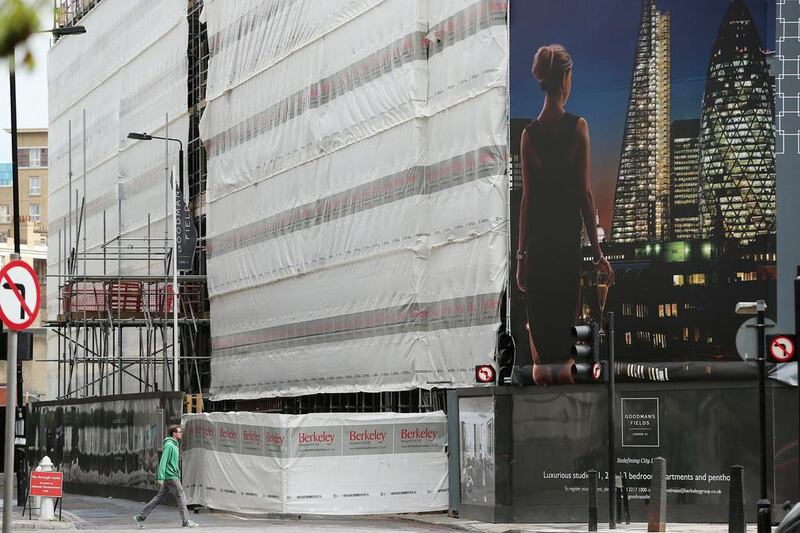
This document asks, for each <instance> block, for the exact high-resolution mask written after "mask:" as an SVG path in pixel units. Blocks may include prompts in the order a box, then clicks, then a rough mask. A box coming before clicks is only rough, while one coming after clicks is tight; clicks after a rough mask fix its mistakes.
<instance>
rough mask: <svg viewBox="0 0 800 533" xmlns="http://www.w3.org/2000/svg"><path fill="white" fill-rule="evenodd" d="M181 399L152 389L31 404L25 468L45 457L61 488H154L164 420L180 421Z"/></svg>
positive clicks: (135, 491) (136, 492)
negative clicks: (61, 475) (61, 476)
mask: <svg viewBox="0 0 800 533" xmlns="http://www.w3.org/2000/svg"><path fill="white" fill-rule="evenodd" d="M181 402H182V394H181V393H155V394H129V395H122V396H109V397H106V398H102V399H100V398H90V399H84V400H72V401H69V402H57V401H53V402H38V403H34V404H32V406H31V410H30V411H29V412H30V419H29V422H28V426H27V427H28V445H29V452H28V458H29V463H30V465H31V468H34V467H35V466H36V465H37V464H38V463H39V461H40V460H41V459H42V457H44V456H45V455H47V456H49V457H50V459H51V460H52V461H53V464H54V465H55V467H56V468H57V469H58V470H59V471H61V472H63V473H64V483H65V487H66V488H67V490H72V491H77V492H88V493H94V494H104V495H106V494H109V495H110V494H116V495H125V496H130V497H138V496H141V495H142V494H143V493H144V492H146V491H152V490H156V489H157V488H158V485H157V483H156V469H157V466H158V460H159V454H160V452H161V441H162V440H163V438H164V436H165V434H166V428H167V426H168V425H169V424H175V423H180V417H181V410H182V403H181ZM189 438H190V440H191V438H192V436H191V435H190V436H189Z"/></svg>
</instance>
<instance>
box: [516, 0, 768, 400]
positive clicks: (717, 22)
mask: <svg viewBox="0 0 800 533" xmlns="http://www.w3.org/2000/svg"><path fill="white" fill-rule="evenodd" d="M576 13H580V14H581V15H580V16H576ZM509 17H510V63H509V65H510V69H509V70H510V94H511V96H510V117H511V118H510V134H509V135H510V141H509V144H510V150H511V163H512V179H511V228H510V232H511V244H510V255H511V260H510V265H511V266H510V269H509V270H510V271H509V274H510V279H509V287H510V289H509V297H510V306H511V310H510V317H511V323H510V329H511V331H512V334H513V336H514V339H515V343H516V363H517V365H518V366H522V365H532V371H530V372H531V373H532V376H531V377H532V379H533V381H534V382H536V383H538V384H543V383H554V382H555V383H565V382H566V383H569V382H571V381H572V376H571V374H570V372H569V370H570V368H571V365H572V362H573V361H572V360H571V358H570V355H569V354H570V348H571V346H572V344H574V340H573V339H572V338H571V337H570V328H571V327H572V326H573V325H575V324H580V323H586V322H588V321H590V320H593V319H596V320H599V321H600V322H601V323H604V322H605V318H606V317H607V314H608V312H612V311H613V312H614V316H615V321H616V336H615V339H616V358H617V361H621V362H623V363H625V362H627V363H650V362H653V363H656V362H673V363H686V362H690V363H697V364H698V365H697V366H699V367H700V368H701V369H702V368H706V369H708V370H709V372H707V373H710V370H711V369H712V368H716V366H715V365H717V363H720V362H727V361H739V360H740V358H739V356H738V354H737V351H736V346H735V333H736V329H737V328H738V326H739V324H740V323H741V322H742V319H741V318H740V317H737V316H736V315H735V314H734V308H735V304H736V302H739V301H753V300H758V299H764V300H766V301H767V307H768V314H770V313H771V311H769V310H770V309H773V308H774V301H775V278H776V252H775V251H776V246H775V226H776V225H775V126H774V117H775V104H774V83H775V78H774V73H773V72H772V71H771V69H770V63H771V54H770V51H771V50H774V49H775V28H774V27H775V22H774V21H775V2H774V1H768V0H734V1H730V0H708V1H704V2H693V1H690V0H642V1H623V0H612V1H608V2H602V3H598V2H591V1H589V0H565V1H562V2H547V3H542V2H530V1H525V0H517V1H515V2H512V3H511V4H510V14H509ZM515 256H516V257H515ZM658 379H665V380H667V379H669V375H665V374H660V375H659V376H658Z"/></svg>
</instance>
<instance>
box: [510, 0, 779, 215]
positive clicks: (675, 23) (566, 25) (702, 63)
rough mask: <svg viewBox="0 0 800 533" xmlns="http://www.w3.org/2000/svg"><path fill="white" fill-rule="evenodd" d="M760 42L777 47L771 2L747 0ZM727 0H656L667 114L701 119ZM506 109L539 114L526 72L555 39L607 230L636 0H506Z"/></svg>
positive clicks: (536, 89) (536, 93)
mask: <svg viewBox="0 0 800 533" xmlns="http://www.w3.org/2000/svg"><path fill="white" fill-rule="evenodd" d="M745 3H746V4H747V6H748V7H749V8H750V12H751V14H752V15H753V19H754V20H755V23H756V27H757V28H758V30H759V36H760V37H761V42H762V46H763V47H764V48H766V49H769V50H774V49H775V1H774V0H745ZM728 5H730V0H656V7H657V9H659V10H660V11H665V10H669V11H670V12H671V14H672V31H671V37H672V117H671V118H672V120H673V121H674V120H680V119H691V118H700V110H701V104H702V97H703V89H704V86H705V76H706V70H707V68H708V61H709V57H710V54H711V47H712V46H713V44H714V40H715V39H716V35H717V31H718V30H719V25H720V23H721V22H722V18H723V16H724V14H725V11H726V10H727V8H728ZM510 10H511V12H510V21H511V27H510V40H511V59H510V78H511V80H510V94H511V116H512V117H513V118H531V117H535V116H536V115H538V114H539V111H540V109H541V106H542V101H543V95H542V92H541V90H540V89H539V87H538V83H537V84H534V81H533V79H532V78H531V74H530V69H531V62H532V60H533V54H534V53H535V52H536V50H537V49H538V48H539V46H542V45H545V44H553V43H560V44H562V45H564V46H565V47H566V49H567V50H568V51H569V52H570V54H571V55H572V60H573V65H574V67H573V80H572V96H571V97H570V100H569V102H567V110H568V111H570V112H572V113H575V114H577V115H580V116H582V117H584V118H586V120H587V121H588V123H589V130H590V133H591V142H592V189H593V192H594V195H595V200H596V203H597V206H598V210H599V211H600V220H601V224H602V225H603V226H604V227H605V228H606V230H608V228H609V227H610V219H611V207H612V206H611V204H612V202H613V197H614V185H615V183H616V177H617V167H618V165H619V156H620V150H621V147H622V134H623V129H624V126H625V112H626V109H627V105H628V96H629V90H630V82H631V71H632V68H633V60H634V54H635V50H636V38H637V34H638V30H639V16H640V13H641V0H603V1H601V2H599V1H597V0H558V1H552V2H551V1H548V2H544V1H542V0H514V1H512V2H511V3H510Z"/></svg>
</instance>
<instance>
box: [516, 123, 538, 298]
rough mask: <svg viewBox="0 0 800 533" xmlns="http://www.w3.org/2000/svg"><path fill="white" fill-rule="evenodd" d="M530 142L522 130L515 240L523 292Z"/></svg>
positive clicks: (524, 287)
mask: <svg viewBox="0 0 800 533" xmlns="http://www.w3.org/2000/svg"><path fill="white" fill-rule="evenodd" d="M530 148H531V146H530V140H529V139H528V130H522V139H521V140H520V147H519V157H520V163H521V165H522V201H521V202H520V204H519V238H518V240H517V252H516V256H517V288H518V289H519V290H520V291H522V292H525V291H526V290H527V280H526V279H525V261H526V259H527V257H525V249H526V243H527V233H526V230H527V227H528V204H529V202H530V194H531V183H532V177H531V174H532V172H533V165H534V163H533V161H531V156H530V154H529V151H530Z"/></svg>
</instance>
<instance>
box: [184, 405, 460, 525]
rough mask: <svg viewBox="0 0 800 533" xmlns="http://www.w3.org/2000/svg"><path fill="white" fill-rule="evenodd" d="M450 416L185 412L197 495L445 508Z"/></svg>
mask: <svg viewBox="0 0 800 533" xmlns="http://www.w3.org/2000/svg"><path fill="white" fill-rule="evenodd" d="M446 420H447V419H446V417H445V415H444V413H443V412H441V411H439V412H436V413H423V414H397V413H352V414H343V413H333V414H308V415H277V414H260V413H247V412H237V413H211V414H201V415H184V417H183V426H184V437H183V444H184V452H183V453H182V460H183V486H184V488H185V490H186V495H187V497H188V499H189V503H192V504H199V505H204V506H207V507H211V508H213V509H223V510H228V511H235V512H239V513H265V512H280V513H315V514H345V515H355V514H381V513H399V512H424V511H441V510H446V509H447V504H448V484H447V454H446V453H445V447H446V445H447V429H446Z"/></svg>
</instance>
